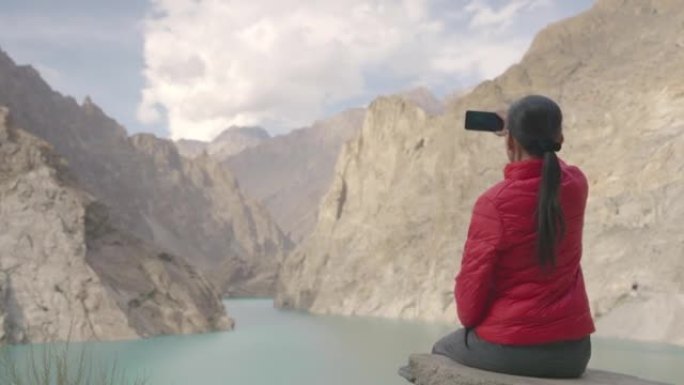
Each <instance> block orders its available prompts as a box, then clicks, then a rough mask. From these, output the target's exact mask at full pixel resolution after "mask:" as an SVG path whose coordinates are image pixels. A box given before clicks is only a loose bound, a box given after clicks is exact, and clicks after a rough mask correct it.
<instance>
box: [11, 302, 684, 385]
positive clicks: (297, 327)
mask: <svg viewBox="0 0 684 385" xmlns="http://www.w3.org/2000/svg"><path fill="white" fill-rule="evenodd" d="M226 307H227V308H228V312H229V313H230V315H231V317H233V318H234V319H235V320H236V330H235V331H232V332H226V333H212V334H203V335H192V336H172V337H160V338H153V339H148V340H139V341H126V342H91V343H83V344H74V345H73V346H72V347H71V349H72V351H78V350H79V349H81V348H83V349H86V351H87V353H88V354H90V355H92V357H93V360H94V362H100V363H110V362H113V361H116V362H117V364H118V366H119V367H120V368H122V369H125V370H126V372H127V373H128V375H129V376H130V377H131V378H134V377H136V376H143V377H145V378H147V379H148V384H149V385H229V384H240V385H279V384H283V385H290V384H292V385H356V384H358V385H366V384H367V385H401V384H406V382H405V381H403V380H402V379H401V378H400V377H398V376H397V375H396V370H397V368H398V367H399V366H401V365H403V364H404V363H405V362H406V359H407V357H408V355H409V354H411V353H413V352H427V351H429V349H430V347H431V346H432V343H433V342H434V341H435V340H436V339H437V338H439V337H440V336H442V335H443V334H445V333H447V332H449V329H450V328H449V326H448V325H443V324H431V323H423V322H407V321H396V320H387V319H376V318H350V317H338V316H314V315H310V314H305V313H300V312H293V311H281V310H277V309H274V308H273V306H272V301H270V300H261V299H259V300H230V301H226ZM9 349H10V354H11V355H12V356H13V357H15V358H16V359H19V360H20V359H21V358H22V357H25V356H26V354H27V352H29V350H30V349H31V348H30V347H27V346H18V347H11V348H9ZM34 350H35V349H34ZM590 366H591V367H592V368H597V369H605V370H611V371H617V372H622V373H628V374H634V375H638V376H640V377H643V378H647V379H652V380H659V381H664V382H669V383H674V384H684V348H681V347H674V346H668V345H660V344H644V343H636V342H629V341H616V340H606V339H599V338H594V340H593V357H592V360H591V363H590Z"/></svg>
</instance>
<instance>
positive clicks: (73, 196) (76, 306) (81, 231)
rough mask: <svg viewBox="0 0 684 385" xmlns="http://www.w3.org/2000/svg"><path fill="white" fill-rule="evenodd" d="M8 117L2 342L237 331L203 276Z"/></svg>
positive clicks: (4, 129)
mask: <svg viewBox="0 0 684 385" xmlns="http://www.w3.org/2000/svg"><path fill="white" fill-rule="evenodd" d="M7 116H8V115H7V110H6V109H4V108H0V213H2V215H0V319H1V320H2V322H0V343H28V342H32V343H40V342H48V341H58V340H59V341H65V340H70V341H82V340H117V339H130V338H136V337H138V336H151V335H158V334H169V333H196V332H203V331H210V330H224V329H229V328H230V327H231V321H230V320H229V319H228V318H227V316H226V314H225V309H224V308H223V304H222V303H221V301H220V298H219V296H218V293H217V292H216V291H215V290H214V289H213V287H212V286H211V285H210V284H209V283H208V282H207V281H206V280H205V279H204V278H202V276H201V275H200V274H198V273H197V272H196V271H195V270H193V269H192V268H190V267H189V266H188V265H187V263H186V262H184V261H183V260H182V259H180V258H178V257H172V256H167V257H165V258H161V257H160V255H162V254H161V251H160V250H159V249H158V248H156V247H154V246H152V245H150V244H149V243H146V242H144V241H142V240H140V239H137V238H135V237H133V236H131V235H127V234H125V233H123V232H121V231H119V230H117V229H116V228H115V227H114V226H113V224H112V223H111V222H110V221H109V217H108V213H107V209H106V208H105V207H104V206H103V205H102V204H101V203H99V202H97V201H95V200H94V199H93V198H92V197H91V196H90V195H89V194H88V193H86V192H85V191H83V190H82V189H81V188H80V187H79V186H78V184H77V181H76V179H75V178H74V177H73V175H72V174H71V173H70V171H69V170H68V168H67V167H66V161H65V160H64V159H63V158H62V157H60V156H59V155H57V154H56V153H55V152H54V151H53V149H52V147H51V146H50V145H49V144H48V143H46V142H44V141H42V140H40V139H38V138H36V137H34V136H32V135H30V134H28V133H26V132H25V131H23V130H21V129H18V128H15V127H14V126H12V125H11V124H10V123H9V122H8V118H7ZM134 301H138V306H133V305H134Z"/></svg>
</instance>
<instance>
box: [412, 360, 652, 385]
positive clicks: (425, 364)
mask: <svg viewBox="0 0 684 385" xmlns="http://www.w3.org/2000/svg"><path fill="white" fill-rule="evenodd" d="M409 367H410V371H411V372H412V373H411V374H410V377H411V378H410V380H411V381H410V382H412V383H414V384H416V385H554V384H556V385H559V384H571V385H572V384H574V385H580V384H583V385H618V384H619V385H665V384H662V383H658V382H652V381H646V380H642V379H639V378H636V377H631V376H626V375H623V374H617V373H611V372H605V371H601V370H588V371H587V373H586V374H585V375H584V376H583V377H582V378H581V379H577V380H552V379H542V378H528V377H519V376H509V375H505V374H499V373H492V372H486V371H482V370H477V369H472V368H468V367H466V366H462V365H459V364H457V363H455V362H454V361H452V360H450V359H449V358H446V357H442V356H436V355H429V354H416V355H413V356H411V359H410V360H409Z"/></svg>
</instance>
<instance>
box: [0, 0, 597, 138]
mask: <svg viewBox="0 0 684 385" xmlns="http://www.w3.org/2000/svg"><path fill="white" fill-rule="evenodd" d="M592 3H593V1H592V0H574V1H566V0H317V1H311V0H149V1H146V0H117V1H110V0H61V1H54V0H30V1H26V0H2V1H1V2H0V49H2V50H4V51H5V52H7V53H9V54H10V56H11V57H12V58H13V59H14V60H15V61H16V62H17V63H19V64H31V65H33V66H34V67H35V68H36V69H37V70H38V71H39V72H40V73H41V75H42V76H43V77H44V78H45V79H46V80H47V81H48V83H50V85H51V86H52V87H53V88H54V89H56V90H57V91H59V92H61V93H63V94H67V95H72V96H74V97H76V98H77V99H83V98H84V97H85V96H86V95H89V96H91V97H92V99H93V100H94V102H95V103H96V104H98V105H100V106H101V107H102V108H103V109H104V110H105V111H106V112H107V113H108V114H109V115H110V116H112V117H114V118H115V119H116V120H118V121H119V122H120V123H121V124H123V125H124V126H125V127H126V128H127V129H128V130H129V132H131V133H135V132H152V133H155V134H157V135H159V136H162V137H171V138H173V139H180V138H189V139H200V140H210V139H212V138H213V137H215V136H216V135H218V134H219V133H220V132H221V131H223V130H224V129H225V128H227V127H229V126H231V125H261V126H263V127H265V128H266V129H267V130H269V131H270V132H271V133H272V134H281V133H285V132H287V131H289V130H291V129H294V128H299V127H303V126H306V125H309V124H310V123H311V122H313V121H314V120H317V119H320V118H323V117H325V116H329V115H332V114H334V113H336V112H339V111H341V110H344V109H345V108H349V107H358V106H365V105H367V104H368V103H369V102H371V101H372V100H373V99H374V98H375V97H377V96H378V95H386V94H392V93H397V92H401V91H404V90H408V89H411V88H415V87H419V86H423V87H427V88H429V89H430V90H432V91H433V92H434V93H435V94H436V95H438V96H440V97H441V96H445V95H447V94H450V93H452V92H456V91H460V90H463V89H466V88H469V87H472V86H474V85H475V84H477V83H479V82H480V81H482V80H485V79H489V78H493V77H495V76H497V75H499V74H500V73H501V72H503V71H504V70H505V69H506V68H507V67H508V66H510V65H512V64H514V63H515V62H517V61H518V60H519V59H520V58H521V57H522V55H523V54H524V53H525V51H526V49H527V47H528V46H529V44H530V43H531V41H532V39H533V37H534V35H535V34H536V33H537V32H538V31H539V30H541V29H542V28H544V27H545V26H547V25H548V24H550V23H553V22H555V21H558V20H561V19H564V18H566V17H569V16H573V15H575V14H578V13H580V12H582V11H584V10H586V9H588V8H589V7H590V6H591V5H592Z"/></svg>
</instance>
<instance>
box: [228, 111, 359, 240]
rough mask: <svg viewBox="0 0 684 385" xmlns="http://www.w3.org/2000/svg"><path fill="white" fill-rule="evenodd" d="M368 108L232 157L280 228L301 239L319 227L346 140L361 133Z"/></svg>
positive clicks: (245, 185) (248, 189) (243, 184)
mask: <svg viewBox="0 0 684 385" xmlns="http://www.w3.org/2000/svg"><path fill="white" fill-rule="evenodd" d="M364 115H365V109H361V108H358V109H352V110H348V111H345V112H342V113H341V114H338V115H336V116H333V117H332V118H329V119H326V120H322V121H319V122H316V123H314V124H313V125H312V126H311V127H306V128H302V129H299V130H295V131H293V132H291V133H289V134H286V135H282V136H276V137H273V138H271V139H269V140H265V141H263V142H262V143H261V144H259V145H257V146H255V147H252V148H248V149H245V150H244V151H242V152H240V153H238V154H236V155H235V156H232V157H230V158H228V159H227V160H226V162H225V164H226V165H227V166H228V168H229V169H230V170H231V171H232V172H233V174H234V175H235V177H236V179H237V180H238V182H239V183H240V188H241V189H242V190H243V191H244V192H245V195H248V196H250V197H252V198H254V199H257V200H259V201H260V202H261V203H263V205H264V206H265V207H266V208H267V209H268V211H269V212H270V213H271V215H272V216H273V219H274V220H275V221H276V222H277V223H278V225H279V227H280V228H281V229H283V231H284V232H285V233H286V234H288V235H289V236H290V238H291V239H292V240H293V241H295V242H299V241H301V240H302V239H303V238H304V237H305V236H306V235H307V234H308V233H309V232H310V231H311V230H312V229H313V227H314V225H315V223H316V216H317V213H318V204H319V202H320V200H321V198H322V197H323V195H324V194H325V192H326V191H327V189H328V187H329V186H330V183H331V182H332V179H333V175H334V170H335V162H336V160H337V156H338V155H339V152H340V149H341V148H342V144H344V142H346V141H348V140H350V139H351V138H353V137H354V136H355V135H356V134H358V132H359V130H360V129H361V125H362V124H363V119H364Z"/></svg>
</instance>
